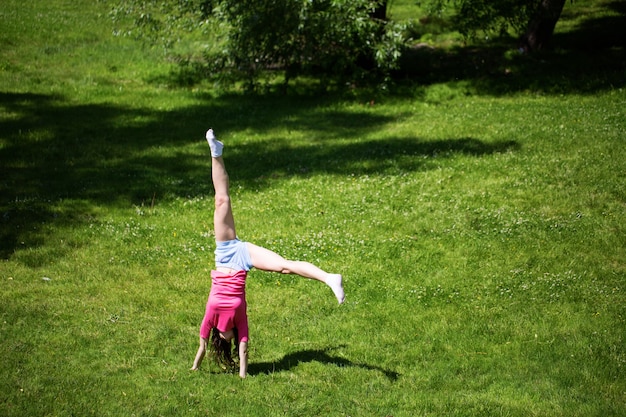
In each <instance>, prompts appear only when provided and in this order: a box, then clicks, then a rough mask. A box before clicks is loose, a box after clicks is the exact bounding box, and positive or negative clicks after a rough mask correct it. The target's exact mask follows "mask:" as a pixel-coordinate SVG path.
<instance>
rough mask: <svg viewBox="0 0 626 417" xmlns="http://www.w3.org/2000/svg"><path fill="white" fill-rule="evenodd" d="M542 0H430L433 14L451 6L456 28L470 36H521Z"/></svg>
mask: <svg viewBox="0 0 626 417" xmlns="http://www.w3.org/2000/svg"><path fill="white" fill-rule="evenodd" d="M539 3H540V1H539V0H521V1H520V0H496V1H488V0H430V3H429V5H430V6H429V7H430V10H431V12H432V13H434V14H441V13H442V12H443V11H444V10H447V8H448V5H452V9H453V10H454V13H453V19H452V20H453V24H454V27H455V28H456V29H457V30H458V31H459V32H460V33H462V34H463V35H464V36H465V37H467V38H474V37H476V36H477V35H478V34H479V33H486V34H495V35H504V34H508V33H510V31H513V32H514V33H515V34H516V35H518V36H519V35H521V34H522V33H523V32H524V30H525V29H526V27H527V25H528V22H529V20H530V18H531V16H532V15H533V14H534V13H536V11H537V7H538V5H539Z"/></svg>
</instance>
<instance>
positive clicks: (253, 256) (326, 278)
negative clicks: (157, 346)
mask: <svg viewBox="0 0 626 417" xmlns="http://www.w3.org/2000/svg"><path fill="white" fill-rule="evenodd" d="M206 138H207V141H208V142H209V147H210V149H211V157H212V164H211V177H212V180H213V187H214V188H215V212H214V215H213V226H214V228H215V241H216V245H217V248H216V250H215V270H213V271H211V291H210V293H209V299H208V301H207V304H206V313H205V315H204V319H203V320H202V324H201V326H200V347H199V348H198V352H197V354H196V357H195V360H194V363H193V366H192V368H191V369H192V370H197V369H198V368H199V367H200V364H201V363H202V359H204V356H205V354H206V350H207V346H208V344H209V336H211V350H212V352H213V354H214V355H215V358H216V360H217V361H218V363H220V364H221V365H226V366H232V365H233V364H234V361H233V360H232V356H231V341H234V344H235V349H237V350H236V351H235V352H238V354H239V376H240V377H242V378H245V377H246V373H247V369H248V316H247V313H246V277H247V273H248V271H249V270H250V269H251V268H257V269H260V270H263V271H271V272H280V273H283V274H296V275H300V276H302V277H305V278H310V279H314V280H317V281H321V282H323V283H325V284H326V285H328V286H329V287H330V288H331V289H332V290H333V293H334V294H335V297H336V298H337V301H338V302H339V304H341V303H343V301H344V297H345V295H344V290H343V280H342V276H341V275H339V274H329V273H327V272H325V271H323V270H321V269H320V268H318V267H317V266H315V265H313V264H311V263H309V262H304V261H292V260H288V259H285V258H283V257H282V256H280V255H278V254H277V253H275V252H272V251H271V250H269V249H265V248H262V247H260V246H256V245H253V244H252V243H249V242H242V241H240V240H239V239H238V238H237V233H236V232H235V220H234V218H233V212H232V208H231V204H230V195H229V193H228V173H227V172H226V166H225V165H224V160H223V158H222V150H223V147H224V145H223V144H222V142H220V141H218V140H217V139H216V138H215V135H214V134H213V130H212V129H210V130H209V131H208V132H207V133H206Z"/></svg>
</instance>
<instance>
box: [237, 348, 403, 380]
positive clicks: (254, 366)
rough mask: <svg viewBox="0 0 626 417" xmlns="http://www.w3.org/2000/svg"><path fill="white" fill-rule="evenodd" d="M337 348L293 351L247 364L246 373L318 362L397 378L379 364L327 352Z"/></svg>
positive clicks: (394, 373)
mask: <svg viewBox="0 0 626 417" xmlns="http://www.w3.org/2000/svg"><path fill="white" fill-rule="evenodd" d="M335 349H337V348H332V347H330V348H325V349H308V350H301V351H298V352H293V353H290V354H288V355H285V356H284V357H283V358H282V359H280V360H279V361H277V362H262V363H254V362H253V363H250V364H249V365H248V373H249V374H250V375H259V374H266V375H271V374H273V373H275V372H283V371H289V370H291V369H293V368H295V367H297V366H298V365H299V364H301V363H309V362H319V363H322V364H325V365H334V366H338V367H356V368H361V369H365V370H367V371H374V372H380V373H382V374H384V375H385V377H387V378H388V379H389V380H390V381H391V382H394V381H396V380H397V379H398V377H399V376H400V374H399V373H398V372H395V371H391V370H388V369H384V368H382V367H380V366H376V365H369V364H366V363H359V362H353V361H350V360H348V359H345V358H341V357H338V356H333V355H332V354H330V353H329V352H331V351H333V350H335Z"/></svg>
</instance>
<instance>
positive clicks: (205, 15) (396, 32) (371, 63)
mask: <svg viewBox="0 0 626 417" xmlns="http://www.w3.org/2000/svg"><path fill="white" fill-rule="evenodd" d="M380 5H386V2H384V1H383V2H380V1H377V0H272V1H263V0H213V1H211V0H188V1H181V0H120V3H119V4H118V5H117V6H116V7H115V9H114V10H113V16H114V19H115V20H116V21H117V22H124V21H126V22H128V17H129V16H130V17H131V20H132V28H134V29H132V30H131V31H125V33H129V32H130V33H133V31H134V33H135V34H139V35H140V36H141V37H143V38H144V39H149V40H151V41H152V42H156V43H159V44H161V45H163V46H164V47H166V48H167V49H168V51H170V52H172V51H174V50H175V48H174V45H175V43H176V41H177V40H179V39H188V38H189V37H190V36H192V35H189V33H192V32H193V31H196V32H197V34H196V35H194V36H195V39H200V38H202V36H205V38H206V39H207V41H206V42H204V45H205V49H204V50H195V51H191V52H190V51H189V50H187V51H186V53H187V56H186V57H184V56H181V55H178V56H177V57H176V59H177V60H179V61H181V62H184V63H187V64H188V63H189V62H190V61H193V62H195V63H196V64H197V63H198V62H199V61H200V59H201V60H202V61H203V62H204V64H206V66H207V68H208V71H207V73H210V74H213V75H215V74H219V75H221V76H225V75H226V74H227V75H228V76H229V77H232V78H235V79H244V80H246V81H247V83H248V86H249V87H253V86H254V85H255V83H256V82H257V80H258V79H259V78H260V77H261V76H262V75H263V74H264V73H267V71H268V70H272V71H274V72H277V71H282V73H283V74H284V79H285V82H286V83H287V82H289V80H291V79H293V78H294V77H297V76H300V75H308V76H314V77H318V78H320V79H323V80H329V79H335V80H338V81H346V80H349V81H356V80H359V79H363V78H366V77H370V76H372V75H376V76H378V77H385V76H386V75H388V74H389V71H391V70H392V69H393V68H395V66H396V64H397V62H398V59H399V57H400V50H401V48H402V46H403V37H402V35H401V30H400V27H399V26H398V25H396V24H394V23H392V22H387V21H386V20H385V19H374V18H372V17H370V16H371V14H372V13H374V12H375V11H377V10H380ZM188 43H189V44H191V43H190V42H188ZM197 43H198V44H202V42H197Z"/></svg>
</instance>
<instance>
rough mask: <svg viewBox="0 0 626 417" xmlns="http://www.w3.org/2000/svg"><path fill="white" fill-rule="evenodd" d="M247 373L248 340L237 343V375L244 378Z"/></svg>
mask: <svg viewBox="0 0 626 417" xmlns="http://www.w3.org/2000/svg"><path fill="white" fill-rule="evenodd" d="M247 373H248V342H241V343H239V376H240V377H242V378H245V377H246V375H247Z"/></svg>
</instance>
